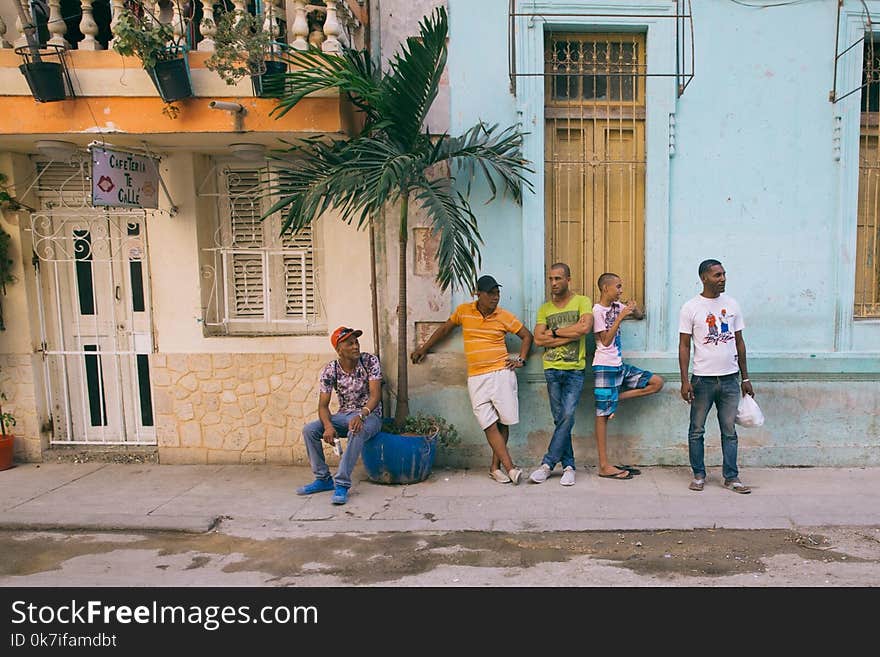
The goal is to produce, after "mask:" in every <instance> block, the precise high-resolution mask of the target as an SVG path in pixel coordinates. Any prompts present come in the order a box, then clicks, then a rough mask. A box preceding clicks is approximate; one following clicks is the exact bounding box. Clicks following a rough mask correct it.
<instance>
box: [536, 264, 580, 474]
mask: <svg viewBox="0 0 880 657" xmlns="http://www.w3.org/2000/svg"><path fill="white" fill-rule="evenodd" d="M547 278H548V280H549V281H550V301H548V302H547V303H545V304H544V305H542V306H541V307H540V308H539V309H538V321H537V324H535V331H534V335H535V344H536V345H538V346H539V347H544V358H543V363H544V379H545V380H546V381H547V396H548V397H549V398H550V412H551V413H552V414H553V422H554V424H555V425H556V429H555V430H554V431H553V437H552V438H551V439H550V445H549V446H548V447H547V453H546V454H545V455H544V458H543V459H542V460H541V465H540V466H539V467H538V469H537V470H535V471H534V472H533V473H532V474H531V475H530V476H529V479H530V480H531V481H533V482H534V483H536V484H540V483H543V482H545V481H547V477H549V476H550V473H551V472H552V471H553V468H555V467H556V464H557V463H562V480H561V481H560V482H559V483H561V484H562V485H563V486H573V485H574V471H575V465H574V451H573V450H572V447H571V430H572V428H573V427H574V413H575V410H576V409H577V405H578V401H580V398H581V391H582V390H583V388H584V377H585V370H586V366H587V358H586V356H587V348H586V344H585V339H584V336H585V335H587V334H588V333H591V332H592V330H593V312H592V306H593V302H592V301H590V298H589V297H585V296H583V295H582V294H575V293H574V292H573V291H572V290H571V288H570V287H569V285H570V284H571V269H570V268H569V266H568V265H567V264H565V263H564V262H557V263H555V264H553V265H551V266H550V274H549V276H548V277H547Z"/></svg>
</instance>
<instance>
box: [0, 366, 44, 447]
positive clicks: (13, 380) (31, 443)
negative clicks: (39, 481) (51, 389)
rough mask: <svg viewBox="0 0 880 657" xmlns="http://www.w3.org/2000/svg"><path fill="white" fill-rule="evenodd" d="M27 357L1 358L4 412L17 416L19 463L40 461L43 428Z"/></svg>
mask: <svg viewBox="0 0 880 657" xmlns="http://www.w3.org/2000/svg"><path fill="white" fill-rule="evenodd" d="M31 358H32V357H31V356H30V355H27V354H23V355H21V354H0V392H2V393H4V394H5V395H6V400H5V401H3V402H2V405H3V410H4V412H7V413H12V414H13V415H14V416H15V422H16V424H15V426H14V427H12V428H9V427H7V431H9V432H11V433H12V434H13V435H15V447H14V449H15V460H16V461H40V460H42V449H41V447H40V425H39V420H38V418H37V404H36V398H35V392H34V370H33V364H32V362H31Z"/></svg>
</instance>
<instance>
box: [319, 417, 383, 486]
mask: <svg viewBox="0 0 880 657" xmlns="http://www.w3.org/2000/svg"><path fill="white" fill-rule="evenodd" d="M357 415H358V414H357V413H334V414H333V415H331V416H330V422H332V423H333V428H334V429H336V434H337V435H338V436H345V435H346V434H347V433H348V423H349V422H351V419H352V418H354V417H357ZM381 428H382V418H380V417H379V416H378V415H376V414H375V413H373V414H372V415H370V416H368V417H367V419H366V420H364V427H363V429H361V430H360V431H358V432H357V433H356V434H354V435H351V436H348V440H347V441H346V445H345V450H344V451H343V452H342V458H341V459H339V468H338V469H337V470H336V476H335V477H334V478H333V480H334V483H335V484H336V485H337V486H345V487H346V488H351V471H352V470H354V466H355V464H357V460H358V458H360V455H361V451H362V450H363V449H364V443H365V442H367V441H368V440H370V439H371V438H372V437H373V436H375V435H376V434H377V433H379V430H380V429H381ZM323 438H324V424H323V423H322V422H321V420H315V421H314V422H309V423H308V424H307V425H306V426H304V427H303V439H304V440H305V442H306V450H307V451H308V453H309V462H310V463H311V464H312V472H313V473H314V475H315V479H329V478H330V468H328V467H327V461H325V460H324V447H323V445H322V442H323Z"/></svg>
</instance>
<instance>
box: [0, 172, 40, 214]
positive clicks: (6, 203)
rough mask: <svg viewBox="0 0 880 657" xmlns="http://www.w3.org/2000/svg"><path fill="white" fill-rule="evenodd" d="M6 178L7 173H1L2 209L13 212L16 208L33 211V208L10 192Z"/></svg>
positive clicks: (0, 197)
mask: <svg viewBox="0 0 880 657" xmlns="http://www.w3.org/2000/svg"><path fill="white" fill-rule="evenodd" d="M6 180H7V178H6V175H5V174H2V173H0V210H11V211H13V212H15V211H16V210H28V211H30V212H33V211H34V209H33V208H31V207H28V206H27V205H25V204H24V203H22V202H21V201H19V200H18V199H17V198H15V197H14V196H12V194H10V193H9V189H8V188H7V186H6Z"/></svg>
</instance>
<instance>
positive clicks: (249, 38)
mask: <svg viewBox="0 0 880 657" xmlns="http://www.w3.org/2000/svg"><path fill="white" fill-rule="evenodd" d="M216 27H217V33H216V34H215V35H214V52H213V54H212V55H211V56H210V57H209V58H208V59H207V60H206V61H205V67H206V68H208V69H209V70H211V71H214V72H215V73H216V74H217V75H219V76H220V78H221V79H222V80H223V81H224V82H226V84H236V83H237V82H238V81H239V80H241V79H242V78H243V77H245V76H246V75H261V74H263V73H265V72H266V60H268V59H272V50H273V39H272V35H271V34H269V33H267V32H265V31H264V30H263V16H261V15H260V14H257V15H253V14H249V13H241V12H238V11H234V10H233V11H227V12H224V13H223V14H222V15H221V16H220V18H219V20H218V21H217V23H216Z"/></svg>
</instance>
